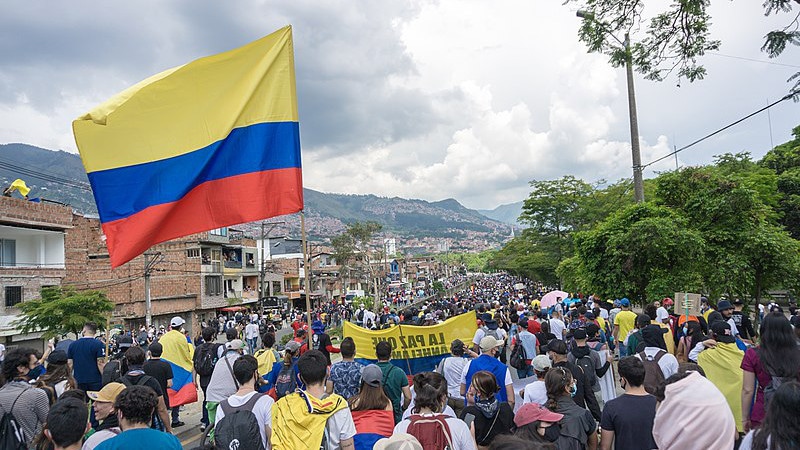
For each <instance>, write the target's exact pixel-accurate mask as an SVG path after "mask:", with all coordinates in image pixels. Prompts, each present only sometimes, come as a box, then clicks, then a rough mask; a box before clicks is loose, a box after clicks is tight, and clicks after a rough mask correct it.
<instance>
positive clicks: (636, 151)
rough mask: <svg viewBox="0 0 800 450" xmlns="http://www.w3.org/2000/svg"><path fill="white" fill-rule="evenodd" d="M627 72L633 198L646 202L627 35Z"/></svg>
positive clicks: (638, 201) (629, 43)
mask: <svg viewBox="0 0 800 450" xmlns="http://www.w3.org/2000/svg"><path fill="white" fill-rule="evenodd" d="M625 54H626V56H625V72H626V75H627V78H628V115H629V116H630V122H631V159H632V160H633V198H634V199H635V200H636V203H643V202H644V180H643V179H642V153H641V149H640V148H639V117H638V115H637V113H636V93H635V92H634V88H633V61H632V59H633V55H632V54H631V38H630V36H629V35H628V33H625Z"/></svg>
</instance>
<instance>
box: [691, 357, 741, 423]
mask: <svg viewBox="0 0 800 450" xmlns="http://www.w3.org/2000/svg"><path fill="white" fill-rule="evenodd" d="M743 358H744V352H743V351H741V350H739V347H737V346H736V344H733V343H723V342H717V345H716V346H715V347H714V348H712V349H708V350H704V351H703V352H701V353H700V355H698V356H697V364H699V365H700V367H702V368H703V371H704V372H705V373H706V378H708V380H709V381H711V382H712V383H714V386H716V387H717V389H719V390H720V392H722V395H724V396H725V400H727V402H728V406H730V408H731V412H732V413H733V418H734V420H735V421H736V429H737V430H738V431H739V432H740V433H741V432H743V431H744V427H743V426H742V370H741V367H742V359H743Z"/></svg>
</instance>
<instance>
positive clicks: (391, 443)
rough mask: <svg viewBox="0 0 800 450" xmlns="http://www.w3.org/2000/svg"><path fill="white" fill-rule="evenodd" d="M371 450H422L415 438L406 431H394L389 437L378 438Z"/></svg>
mask: <svg viewBox="0 0 800 450" xmlns="http://www.w3.org/2000/svg"><path fill="white" fill-rule="evenodd" d="M372 449H373V450H423V449H422V444H420V443H419V441H418V440H417V438H415V437H414V436H412V435H410V434H408V433H394V434H393V435H392V436H391V437H388V438H383V439H379V440H377V441H376V442H375V445H374V446H373V447H372Z"/></svg>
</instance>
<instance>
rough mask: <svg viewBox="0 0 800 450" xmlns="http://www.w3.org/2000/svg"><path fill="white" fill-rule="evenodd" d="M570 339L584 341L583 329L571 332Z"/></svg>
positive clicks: (584, 331) (584, 332)
mask: <svg viewBox="0 0 800 450" xmlns="http://www.w3.org/2000/svg"><path fill="white" fill-rule="evenodd" d="M572 337H574V338H575V339H576V340H577V339H581V340H582V339H586V330H584V329H583V328H577V329H576V330H575V331H573V332H572Z"/></svg>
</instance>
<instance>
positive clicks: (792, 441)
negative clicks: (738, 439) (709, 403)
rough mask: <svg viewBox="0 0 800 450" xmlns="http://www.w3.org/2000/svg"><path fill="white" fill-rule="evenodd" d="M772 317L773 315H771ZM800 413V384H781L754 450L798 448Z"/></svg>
mask: <svg viewBox="0 0 800 450" xmlns="http://www.w3.org/2000/svg"><path fill="white" fill-rule="evenodd" d="M770 315H771V314H770ZM798 411H800V383H798V382H796V381H790V382H787V383H783V384H781V386H780V387H779V388H778V389H777V390H776V391H775V395H774V396H773V397H772V399H771V400H770V402H769V405H767V415H766V416H765V417H764V422H762V423H761V428H759V429H758V430H757V431H756V432H755V436H753V447H752V448H753V450H767V449H774V450H788V449H792V448H797V443H798V442H800V428H798V427H797V412H798Z"/></svg>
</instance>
